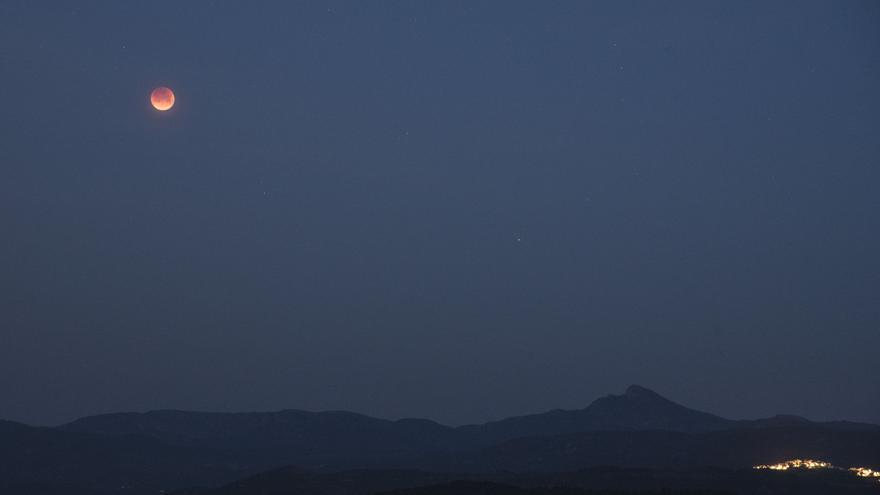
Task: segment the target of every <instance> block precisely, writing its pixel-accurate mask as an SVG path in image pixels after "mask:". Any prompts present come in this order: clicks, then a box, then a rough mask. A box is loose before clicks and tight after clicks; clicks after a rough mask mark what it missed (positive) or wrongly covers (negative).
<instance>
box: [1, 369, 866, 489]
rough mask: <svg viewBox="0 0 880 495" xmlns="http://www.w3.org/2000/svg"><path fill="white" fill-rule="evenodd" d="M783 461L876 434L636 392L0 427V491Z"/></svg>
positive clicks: (828, 456) (856, 447) (855, 461)
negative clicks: (564, 403)
mask: <svg viewBox="0 0 880 495" xmlns="http://www.w3.org/2000/svg"><path fill="white" fill-rule="evenodd" d="M792 457H818V458H822V459H825V460H829V461H832V462H834V463H836V464H840V465H844V466H848V465H865V466H871V467H878V466H880V428H878V427H877V426H874V425H864V424H858V423H845V422H838V423H814V422H810V421H808V420H805V419H803V418H797V417H792V416H777V417H774V418H769V419H766V420H757V421H734V420H729V419H725V418H721V417H719V416H715V415H712V414H708V413H704V412H700V411H695V410H693V409H689V408H687V407H685V406H682V405H680V404H677V403H675V402H672V401H670V400H668V399H666V398H664V397H661V396H660V395H658V394H656V393H654V392H652V391H650V390H647V389H645V388H642V387H638V386H632V387H630V388H629V389H627V391H626V392H625V393H624V394H621V395H611V396H607V397H603V398H600V399H597V400H595V401H594V402H593V403H592V404H590V405H589V406H588V407H586V408H584V409H579V410H574V411H562V410H557V411H550V412H546V413H543V414H536V415H530V416H521V417H515V418H509V419H506V420H502V421H496V422H491V423H486V424H483V425H470V426H464V427H458V428H452V427H448V426H444V425H440V424H438V423H435V422H433V421H429V420H421V419H405V420H399V421H388V420H383V419H376V418H371V417H368V416H363V415H360V414H354V413H348V412H306V411H294V410H287V411H279V412H267V413H199V412H184V411H154V412H148V413H118V414H107V415H101V416H92V417H87V418H83V419H80V420H77V421H74V422H72V423H69V424H66V425H63V426H60V427H57V428H35V427H30V426H27V425H22V424H18V423H11V422H0V493H34V494H36V495H39V494H40V493H56V492H58V493H68V494H72V493H76V494H79V493H99V494H109V493H129V494H148V493H149V494H155V493H157V492H158V491H159V490H170V489H176V488H181V487H186V486H219V485H221V484H223V483H228V482H230V481H232V480H235V479H243V478H246V477H247V476H250V475H254V474H257V473H260V472H263V471H267V470H271V469H275V468H279V467H283V466H290V465H296V466H300V467H301V468H303V469H308V470H317V471H320V472H330V471H341V470H353V469H379V470H388V469H421V470H425V471H434V472H452V473H486V472H501V471H517V472H523V471H545V472H549V471H563V470H578V469H583V468H588V467H594V466H602V465H616V466H625V467H651V468H688V469H691V468H694V467H700V466H716V467H724V468H742V467H748V466H751V465H752V464H755V463H770V462H777V461H780V460H785V459H788V458H792ZM25 486H29V487H32V489H23V488H22V487H25ZM34 487H39V488H34ZM13 488H14V489H13ZM390 488H394V487H390ZM90 490H91V491H90Z"/></svg>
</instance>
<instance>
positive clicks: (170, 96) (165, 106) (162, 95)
mask: <svg viewBox="0 0 880 495" xmlns="http://www.w3.org/2000/svg"><path fill="white" fill-rule="evenodd" d="M150 103H152V104H153V108H155V109H156V110H159V111H160V112H165V111H168V110H171V107H173V106H174V91H171V89H169V88H166V87H165V86H162V87H159V88H156V89H154V90H153V92H152V93H150Z"/></svg>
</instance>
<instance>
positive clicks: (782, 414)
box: [0, 383, 880, 428]
mask: <svg viewBox="0 0 880 495" xmlns="http://www.w3.org/2000/svg"><path fill="white" fill-rule="evenodd" d="M633 388H637V389H641V390H645V391H647V392H650V393H652V394H654V395H657V396H658V397H659V398H660V399H663V400H665V401H669V402H672V403H674V404H676V405H678V406H680V407H683V408H686V409H690V410H693V411H698V412H704V413H708V414H711V415H713V416H717V417H719V418H721V419H726V420H730V421H754V420H761V419H772V418H778V417H791V418H799V419H806V420H808V421H810V422H812V423H826V422H844V423H847V422H851V423H860V424H868V425H876V426H880V423H873V422H870V421H856V420H852V419H848V418H837V419H817V418H810V417H807V416H803V415H800V414H796V413H785V412H777V413H774V414H771V415H767V416H757V417H749V418H741V417H730V416H727V415H725V414H723V413H716V412H712V411H706V410H703V409H699V408H694V407H691V406H690V405H688V404H685V403H682V402H679V401H677V400H675V399H672V398H669V397H667V396H665V395H664V394H662V393H660V392H657V391H656V390H653V389H651V388H648V387H644V386H642V385H639V384H635V383H633V384H630V385H629V386H628V387H627V388H626V389H625V390H624V391H622V392H621V393H619V394H615V393H606V394H603V395H599V396H597V397H595V398H594V399H592V400H590V401H589V403H587V404H585V405H583V406H582V407H575V408H571V409H568V408H546V409H543V410H540V411H537V410H536V411H532V412H523V413H517V414H509V415H506V416H500V417H497V418H490V419H487V420H484V421H475V422H466V423H460V424H455V423H446V422H443V421H440V420H437V419H435V418H432V417H430V416H404V417H396V418H394V417H383V416H376V415H372V414H369V413H364V412H360V411H356V410H347V409H302V408H296V407H284V408H280V409H264V410H240V411H236V410H227V411H220V410H205V409H177V408H161V409H147V410H141V411H134V410H124V411H107V412H99V413H94V414H87V415H84V416H78V417H76V418H72V419H70V420H67V421H63V422H61V423H55V424H33V423H26V422H22V421H15V420H10V419H8V418H2V417H0V420H8V421H13V422H17V423H22V424H26V425H28V426H39V427H48V428H54V427H59V426H64V425H67V424H69V423H72V422H75V421H77V420H80V419H85V418H91V417H99V416H112V415H117V414H150V413H163V412H176V413H192V414H229V415H236V414H241V415H247V414H273V413H282V412H289V411H290V412H305V413H311V414H321V413H348V414H355V415H358V416H364V417H369V418H372V419H378V420H382V421H391V422H397V421H405V420H412V419H417V420H427V421H431V422H433V423H436V424H438V425H440V426H444V427H449V428H461V427H466V426H478V425H484V424H486V423H492V422H497V421H504V420H507V419H511V418H518V417H524V416H534V415H541V414H545V413H550V412H555V411H564V412H573V411H580V410H584V409H587V408H589V407H590V406H591V405H592V404H593V403H594V402H596V401H598V400H600V399H603V398H607V397H624V396H626V395H627V394H628V393H629V391H630V390H631V389H633Z"/></svg>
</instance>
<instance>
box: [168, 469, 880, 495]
mask: <svg viewBox="0 0 880 495" xmlns="http://www.w3.org/2000/svg"><path fill="white" fill-rule="evenodd" d="M875 484H876V483H872V482H871V481H870V480H865V479H860V478H857V477H854V476H852V475H851V474H849V473H846V472H841V471H834V470H831V471H825V470H823V471H804V472H784V473H781V472H767V471H755V470H751V469H747V470H722V469H693V470H652V469H621V468H595V469H588V470H580V471H573V472H562V473H548V474H516V473H494V474H488V475H486V474H484V475H474V474H472V475H456V474H450V473H445V474H444V473H429V472H424V471H400V470H397V471H351V472H340V473H313V472H306V471H302V470H298V469H292V468H287V469H279V470H275V471H272V472H269V473H264V474H261V475H258V476H255V477H252V478H248V479H245V480H241V481H238V482H235V483H231V484H229V485H226V486H223V487H220V488H215V489H202V490H197V489H190V490H185V491H180V492H175V493H173V494H172V495H292V494H297V495H370V494H373V493H382V494H383V495H435V494H436V495H447V494H448V495H508V494H510V495H588V494H594V495H598V494H608V495H610V494H642V495H648V494H658V495H659V494H661V493H663V494H666V495H675V494H691V495H697V494H709V493H712V494H721V493H730V494H733V493H738V494H755V493H760V494H766V495H781V494H786V495H788V494H791V495H794V494H799V495H818V494H840V495H849V494H852V495H857V494H859V495H860V494H868V493H877V487H875V486H873V485H875Z"/></svg>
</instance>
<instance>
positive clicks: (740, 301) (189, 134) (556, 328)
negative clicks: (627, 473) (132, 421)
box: [0, 1, 880, 424]
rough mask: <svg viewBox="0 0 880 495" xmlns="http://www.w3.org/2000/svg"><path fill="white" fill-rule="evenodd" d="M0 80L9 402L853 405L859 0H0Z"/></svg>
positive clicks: (871, 248)
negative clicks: (620, 395)
mask: <svg viewBox="0 0 880 495" xmlns="http://www.w3.org/2000/svg"><path fill="white" fill-rule="evenodd" d="M0 72H2V77H0V89H2V94H3V96H4V104H3V106H2V109H0V417H3V418H6V419H15V420H21V421H25V422H30V423H36V424H51V423H57V422H61V421H65V420H69V419H72V418H74V417H77V416H81V415H85V414H92V413H98V412H107V411H119V410H145V409H155V408H179V409H202V410H224V411H242V410H273V409H280V408H307V409H349V410H354V411H358V412H364V413H368V414H373V415H378V416H382V417H403V416H426V417H431V418H434V419H437V420H440V421H444V422H448V423H464V422H476V421H483V420H487V419H490V418H498V417H503V416H509V415H513V414H519V413H526V412H536V411H542V410H546V409H550V408H557V407H560V408H576V407H583V406H585V405H586V404H588V403H589V402H590V401H591V400H592V399H594V398H595V397H597V396H600V395H604V394H607V393H612V392H614V393H617V392H620V391H621V390H622V389H623V388H624V387H625V386H626V385H628V384H630V383H640V384H642V385H645V386H648V387H651V388H654V389H656V390H657V391H658V392H660V393H663V394H666V395H668V396H669V397H671V398H673V399H676V400H678V401H681V402H683V403H685V404H688V405H691V406H694V407H698V408H702V409H706V410H709V411H712V412H716V413H720V414H723V415H726V416H730V417H756V416H761V415H769V414H773V413H777V412H786V413H796V414H803V415H806V416H808V417H811V418H815V419H826V418H827V419H831V418H848V419H854V420H868V421H874V422H880V393H878V390H880V358H878V349H880V258H878V253H880V217H878V215H880V194H878V185H880V91H878V88H880V3H877V2H874V1H865V2H853V1H828V2H812V1H809V2H765V1H761V2H708V1H694V2H649V1H644V2H619V1H613V2H612V1H608V2H599V3H590V2H581V1H572V2H540V1H532V2H501V1H496V2H412V1H407V2H371V3H369V4H368V3H365V2H335V1H334V2H310V3H305V2H303V3H300V2H237V3H234V2H207V1H204V2H157V1H152V2H148V3H143V4H141V3H137V4H135V3H132V2H109V1H108V2H60V1H59V2H33V1H4V2H3V3H2V4H0ZM159 85H167V86H170V87H171V88H173V89H174V91H175V93H176V94H177V105H176V106H175V108H174V109H173V110H172V111H171V112H169V113H168V114H159V113H158V112H156V111H154V110H153V109H152V108H151V107H150V106H149V100H148V98H149V92H150V90H151V89H152V88H154V87H155V86H159Z"/></svg>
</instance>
